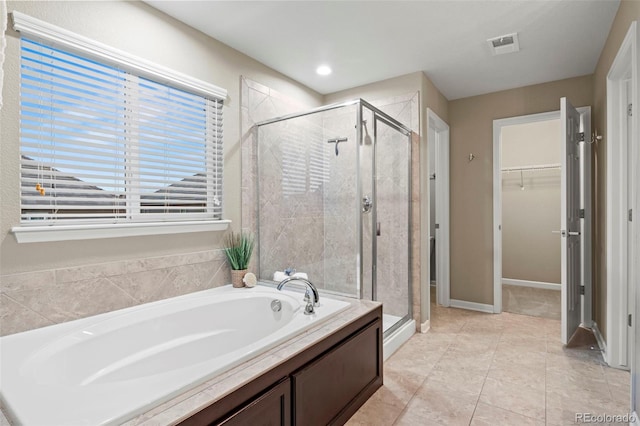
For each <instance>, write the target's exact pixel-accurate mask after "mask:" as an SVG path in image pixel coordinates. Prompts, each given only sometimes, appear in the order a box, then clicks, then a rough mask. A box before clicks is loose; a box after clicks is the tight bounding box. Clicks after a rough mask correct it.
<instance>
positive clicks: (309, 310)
mask: <svg viewBox="0 0 640 426" xmlns="http://www.w3.org/2000/svg"><path fill="white" fill-rule="evenodd" d="M291 281H300V282H303V283H305V284H306V285H307V287H308V288H307V292H306V294H305V297H304V300H305V301H306V302H307V306H306V307H305V309H304V313H305V315H311V314H313V313H314V312H315V311H314V307H315V306H318V302H320V295H319V294H318V289H317V288H316V286H315V285H313V283H311V281H309V280H308V279H306V278H296V277H287V278H285V279H284V280H282V281H280V284H278V290H282V287H284V286H285V284H288V283H290V282H291ZM309 290H311V293H312V294H313V300H312V299H311V297H310V295H309Z"/></svg>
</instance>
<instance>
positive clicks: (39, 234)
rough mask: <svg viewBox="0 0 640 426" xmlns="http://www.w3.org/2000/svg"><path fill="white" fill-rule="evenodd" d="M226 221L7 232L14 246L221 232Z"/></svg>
mask: <svg viewBox="0 0 640 426" xmlns="http://www.w3.org/2000/svg"><path fill="white" fill-rule="evenodd" d="M230 223H231V221H230V220H209V221H200V222H156V223H119V224H114V223H104V224H90V225H59V226H51V225H49V226H14V227H13V228H11V232H12V233H13V235H14V236H15V237H16V241H18V243H43V242H50V241H71V240H90V239H100V238H118V237H136V236H142V235H163V234H182V233H187V232H203V231H224V230H226V229H227V228H228V227H229V224H230Z"/></svg>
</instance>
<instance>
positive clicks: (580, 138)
mask: <svg viewBox="0 0 640 426" xmlns="http://www.w3.org/2000/svg"><path fill="white" fill-rule="evenodd" d="M576 137H577V138H578V142H584V132H578V133H576Z"/></svg>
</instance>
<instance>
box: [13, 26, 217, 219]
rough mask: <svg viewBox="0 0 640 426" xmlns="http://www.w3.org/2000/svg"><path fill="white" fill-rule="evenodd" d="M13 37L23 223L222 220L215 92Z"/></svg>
mask: <svg viewBox="0 0 640 426" xmlns="http://www.w3.org/2000/svg"><path fill="white" fill-rule="evenodd" d="M21 43H22V44H21V87H20V89H21V92H20V113H21V122H20V152H21V211H22V215H21V219H22V224H23V225H28V224H34V225H43V224H47V225H59V224H78V223H82V224H87V223H105V222H106V223H123V222H125V223H131V222H163V221H183V220H189V221H193V220H212V219H213V220H216V219H221V216H222V203H221V200H222V155H223V153H222V100H221V99H215V98H207V97H204V96H202V95H199V94H193V93H190V92H187V91H185V90H182V89H179V88H176V87H172V86H171V85H167V84H162V83H158V82H155V81H153V80H151V79H148V78H145V77H142V76H138V75H136V74H135V73H132V72H130V71H127V70H125V69H123V68H122V67H118V66H113V65H110V64H105V63H101V62H98V61H95V60H94V59H92V58H88V57H84V56H83V55H78V54H76V53H72V52H69V51H65V50H61V49H58V48H54V47H51V46H48V45H47V44H43V43H40V42H37V41H33V40H30V39H28V38H24V37H23V38H22V41H21Z"/></svg>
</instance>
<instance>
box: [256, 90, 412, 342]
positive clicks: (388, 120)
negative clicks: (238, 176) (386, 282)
mask: <svg viewBox="0 0 640 426" xmlns="http://www.w3.org/2000/svg"><path fill="white" fill-rule="evenodd" d="M352 105H358V108H357V109H356V116H357V117H356V119H357V123H356V127H357V128H356V138H357V140H358V144H359V145H358V149H357V150H356V163H357V165H356V166H357V169H356V196H357V200H356V201H357V202H358V204H357V205H358V206H359V207H358V208H359V211H360V214H359V215H357V218H358V219H357V220H358V223H357V224H356V225H357V226H356V230H357V238H358V240H359V241H358V243H357V244H358V247H359V251H358V253H356V259H357V265H356V295H359V297H360V299H364V283H363V282H362V280H363V272H364V262H363V258H362V254H363V252H364V246H363V231H362V224H363V218H362V209H361V201H362V181H361V176H360V173H361V161H362V159H361V158H360V149H359V148H360V147H361V146H363V145H364V133H363V131H362V125H363V120H362V117H363V108H365V107H366V108H367V109H369V110H370V111H371V112H372V114H373V121H374V141H373V146H374V150H373V155H372V160H371V161H372V163H373V164H372V167H373V169H372V171H373V172H372V185H373V186H372V188H373V199H374V205H373V213H374V214H373V219H374V222H373V223H374V224H375V223H376V222H375V219H376V210H377V194H376V192H375V180H376V173H375V151H376V149H375V147H376V144H377V133H376V131H377V121H378V120H379V121H382V122H383V123H384V124H386V125H388V126H389V127H392V128H393V129H395V130H397V131H398V132H400V133H402V134H403V135H404V136H406V138H407V144H408V145H407V146H408V163H407V174H408V176H407V178H408V180H407V182H408V185H407V191H408V194H407V198H408V200H407V204H408V205H407V209H408V215H407V231H408V232H407V273H408V275H407V296H408V297H407V304H408V309H407V314H406V315H405V316H404V317H402V318H401V320H400V321H398V322H397V323H396V324H394V325H393V326H392V327H390V328H389V330H387V332H385V333H384V336H385V337H386V336H388V335H389V334H391V333H393V332H394V331H395V330H397V329H398V328H400V327H401V326H402V325H404V324H405V323H406V322H407V321H410V320H411V318H412V317H413V288H412V273H413V268H412V264H413V261H412V259H413V251H412V247H411V246H412V244H411V238H412V235H411V224H412V220H413V215H412V208H411V207H412V200H411V198H412V197H411V193H412V192H411V191H412V181H411V163H412V154H413V153H412V149H411V148H412V144H411V133H412V131H411V129H409V128H408V127H407V126H405V125H403V124H402V123H400V122H398V121H397V120H396V119H394V118H393V117H391V116H390V115H388V114H386V113H384V112H383V111H381V110H380V109H378V108H376V107H375V106H373V105H372V104H370V103H369V102H367V101H365V100H363V99H353V100H349V101H346V102H339V103H335V104H330V105H325V106H321V107H318V108H313V109H310V110H307V111H303V112H299V113H293V114H287V115H283V116H279V117H275V118H271V119H268V120H264V121H261V122H258V123H256V124H255V125H254V126H255V128H256V129H257V130H258V132H257V134H256V139H255V140H256V144H257V143H259V139H260V138H259V128H260V127H261V126H264V125H267V124H272V123H277V122H280V121H285V120H289V119H293V118H299V117H304V116H306V115H312V114H316V113H321V112H325V111H330V110H333V109H339V108H343V107H348V106H352ZM256 167H257V173H258V175H259V167H260V159H259V150H258V149H256ZM259 194H260V179H257V180H256V196H259ZM256 208H257V211H258V218H257V220H256V230H257V233H258V236H259V235H260V219H259V216H260V210H259V208H258V207H256ZM372 234H373V235H372V259H376V255H377V253H376V250H377V247H376V246H377V244H376V242H375V241H376V237H377V235H376V227H375V226H373V227H372ZM259 251H260V244H258V252H259ZM258 256H259V253H258ZM376 264H377V260H376V261H373V262H372V277H371V278H372V279H371V286H372V288H371V291H372V299H373V300H375V299H376V293H377V280H376ZM257 266H258V274H260V270H259V269H260V262H258V265H257ZM258 276H259V275H258Z"/></svg>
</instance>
